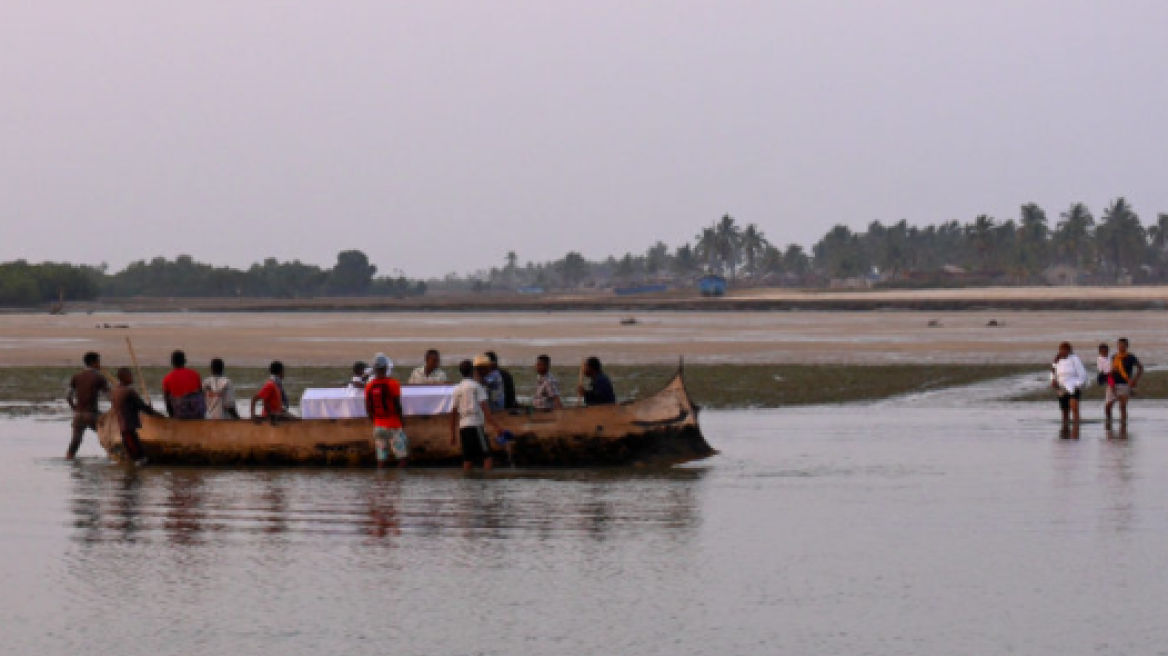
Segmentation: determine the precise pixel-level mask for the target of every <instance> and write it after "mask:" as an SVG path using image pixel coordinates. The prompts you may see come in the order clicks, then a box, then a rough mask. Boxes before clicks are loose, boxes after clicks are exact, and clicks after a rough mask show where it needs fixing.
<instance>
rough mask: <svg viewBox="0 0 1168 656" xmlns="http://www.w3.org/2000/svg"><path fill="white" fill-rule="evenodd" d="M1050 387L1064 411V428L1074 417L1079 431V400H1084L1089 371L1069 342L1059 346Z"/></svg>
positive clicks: (1052, 369)
mask: <svg viewBox="0 0 1168 656" xmlns="http://www.w3.org/2000/svg"><path fill="white" fill-rule="evenodd" d="M1050 386H1051V387H1053V388H1054V390H1055V391H1056V392H1057V393H1058V400H1059V407H1060V408H1061V409H1062V411H1063V428H1064V429H1066V428H1067V425H1068V422H1069V421H1070V420H1071V419H1072V417H1073V419H1074V426H1075V428H1076V429H1078V427H1079V400H1080V399H1082V398H1083V388H1084V387H1086V386H1087V369H1086V367H1084V366H1083V361H1082V360H1080V359H1079V356H1077V355H1075V350H1074V349H1073V348H1071V345H1070V343H1068V342H1063V343H1062V344H1059V350H1058V355H1057V356H1055V358H1054V364H1052V365H1051V374H1050ZM1076 436H1077V435H1076Z"/></svg>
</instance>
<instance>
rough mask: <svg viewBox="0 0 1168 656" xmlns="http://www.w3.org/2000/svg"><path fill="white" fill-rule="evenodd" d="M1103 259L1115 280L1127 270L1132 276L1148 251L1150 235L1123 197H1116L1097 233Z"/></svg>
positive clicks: (1096, 238)
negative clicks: (1148, 235)
mask: <svg viewBox="0 0 1168 656" xmlns="http://www.w3.org/2000/svg"><path fill="white" fill-rule="evenodd" d="M1095 240H1096V242H1097V243H1098V244H1099V255H1100V258H1101V259H1103V260H1105V262H1104V264H1105V266H1107V267H1109V268H1110V269H1111V271H1112V274H1113V275H1114V276H1115V279H1116V280H1119V278H1120V277H1121V276H1122V275H1123V273H1124V271H1127V272H1128V273H1129V274H1130V273H1133V272H1134V271H1135V269H1136V268H1137V267H1138V266H1139V265H1140V262H1141V260H1142V259H1143V256H1144V254H1145V252H1146V250H1147V248H1148V242H1147V236H1146V233H1145V231H1144V226H1143V224H1141V223H1140V217H1139V216H1137V215H1136V213H1135V211H1134V210H1133V209H1132V206H1131V204H1129V203H1128V202H1127V200H1126V199H1124V198H1117V199H1115V200H1114V201H1112V203H1111V205H1109V206H1108V207H1107V210H1106V211H1105V212H1104V213H1103V220H1102V221H1101V222H1100V224H1099V229H1098V230H1096V231H1095Z"/></svg>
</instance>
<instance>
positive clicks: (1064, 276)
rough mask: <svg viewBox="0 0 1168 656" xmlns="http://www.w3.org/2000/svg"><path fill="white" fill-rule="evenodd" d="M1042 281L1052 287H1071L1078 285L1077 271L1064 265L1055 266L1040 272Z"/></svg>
mask: <svg viewBox="0 0 1168 656" xmlns="http://www.w3.org/2000/svg"><path fill="white" fill-rule="evenodd" d="M1042 279H1043V280H1045V281H1046V284H1048V285H1051V286H1053V287H1072V286H1074V285H1078V284H1079V270H1078V269H1076V268H1075V267H1073V266H1068V265H1066V264H1056V265H1055V266H1052V267H1049V268H1048V269H1047V270H1046V271H1043V272H1042Z"/></svg>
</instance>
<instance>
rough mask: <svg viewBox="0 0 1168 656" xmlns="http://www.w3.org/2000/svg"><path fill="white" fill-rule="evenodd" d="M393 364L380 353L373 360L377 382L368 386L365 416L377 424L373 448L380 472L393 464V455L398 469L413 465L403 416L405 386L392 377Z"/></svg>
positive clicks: (373, 380)
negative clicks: (390, 457) (410, 460)
mask: <svg viewBox="0 0 1168 656" xmlns="http://www.w3.org/2000/svg"><path fill="white" fill-rule="evenodd" d="M391 371H393V361H392V360H390V359H389V358H387V357H386V356H385V354H384V353H378V354H377V355H376V356H375V357H374V358H373V379H372V380H370V381H369V382H368V383H367V384H366V385H365V414H366V415H367V416H368V417H369V420H370V421H372V422H373V446H374V449H375V450H376V452H377V468H378V469H381V468H383V467H385V465H386V464H387V463H388V462H389V454H390V452H391V451H392V452H393V457H394V458H395V459H396V460H397V466H398V467H405V466H406V463H407V462H408V461H409V455H410V443H409V439H408V438H407V437H406V431H405V424H404V423H403V419H404V417H405V413H403V412H402V403H401V384H399V383H398V382H397V381H396V380H394V379H393V378H391V377H390V376H389V372H391Z"/></svg>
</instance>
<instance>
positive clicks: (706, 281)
mask: <svg viewBox="0 0 1168 656" xmlns="http://www.w3.org/2000/svg"><path fill="white" fill-rule="evenodd" d="M698 289H700V290H701V292H702V296H725V295H726V279H725V278H723V277H722V276H719V275H718V274H716V273H708V274H706V275H704V276H702V277H701V278H699V279H698Z"/></svg>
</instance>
